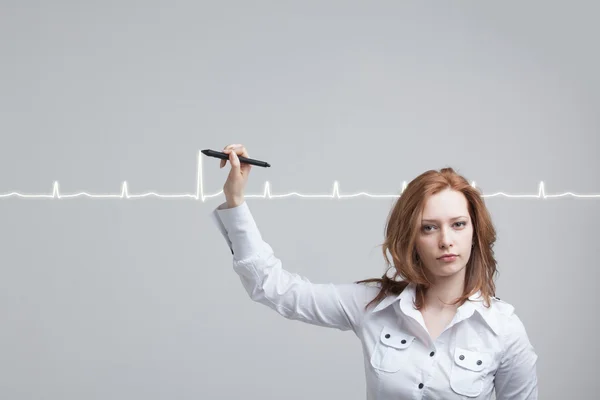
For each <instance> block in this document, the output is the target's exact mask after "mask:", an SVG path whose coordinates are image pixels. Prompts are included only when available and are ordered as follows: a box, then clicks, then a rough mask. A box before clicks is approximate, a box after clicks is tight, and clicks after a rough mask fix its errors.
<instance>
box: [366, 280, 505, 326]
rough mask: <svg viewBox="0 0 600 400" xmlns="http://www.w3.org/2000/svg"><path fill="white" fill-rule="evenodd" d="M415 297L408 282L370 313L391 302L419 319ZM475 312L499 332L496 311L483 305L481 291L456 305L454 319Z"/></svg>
mask: <svg viewBox="0 0 600 400" xmlns="http://www.w3.org/2000/svg"><path fill="white" fill-rule="evenodd" d="M415 297H416V285H415V284H414V283H410V284H408V286H406V288H405V289H404V290H403V291H402V293H400V294H399V295H398V296H387V297H386V298H385V299H383V300H382V301H380V302H379V304H378V305H377V306H376V307H375V308H374V309H373V311H372V313H376V312H378V311H381V310H383V309H385V308H387V307H389V306H391V305H393V304H396V309H399V310H400V311H401V312H403V313H404V314H406V315H408V316H412V317H417V318H418V319H421V318H419V317H421V315H418V316H417V315H416V314H417V313H418V314H420V313H419V311H418V310H416V309H415V308H414V306H413V305H414V301H415ZM475 312H477V313H478V314H479V315H480V316H481V317H482V318H483V320H484V321H485V322H486V324H487V325H488V326H489V327H490V329H492V331H493V332H494V333H495V334H496V335H498V334H499V333H500V326H499V321H498V318H497V316H496V312H497V311H496V309H495V308H493V306H491V307H489V308H488V307H486V306H485V305H484V298H483V296H482V295H481V291H477V293H475V294H473V295H471V296H470V297H469V300H468V301H465V302H464V304H463V305H461V306H460V307H458V310H457V315H456V320H457V321H460V320H463V319H467V318H469V317H471V316H472V315H473V314H474V313H475Z"/></svg>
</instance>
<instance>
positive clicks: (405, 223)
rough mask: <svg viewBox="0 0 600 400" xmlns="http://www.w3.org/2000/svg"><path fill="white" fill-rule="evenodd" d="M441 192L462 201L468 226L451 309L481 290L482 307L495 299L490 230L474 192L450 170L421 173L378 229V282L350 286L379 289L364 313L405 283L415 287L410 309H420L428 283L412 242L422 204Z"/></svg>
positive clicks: (493, 234)
mask: <svg viewBox="0 0 600 400" xmlns="http://www.w3.org/2000/svg"><path fill="white" fill-rule="evenodd" d="M444 189H451V190H455V191H458V192H460V193H462V194H463V195H464V196H465V197H466V199H467V203H468V210H469V215H470V217H471V221H472V223H473V248H472V251H471V257H470V258H469V261H468V263H467V265H466V271H465V281H464V284H465V285H464V290H463V294H462V296H461V297H460V298H458V299H457V300H456V301H455V302H453V303H452V304H458V303H460V304H461V305H462V304H463V303H464V302H465V301H466V300H468V298H469V297H470V296H471V295H473V294H475V293H477V291H481V295H482V297H483V298H484V300H485V304H486V306H487V307H489V304H490V298H491V297H492V296H495V295H496V287H495V284H494V278H495V275H496V274H497V269H496V259H495V257H494V251H493V247H494V243H495V242H496V230H495V228H494V226H493V224H492V218H491V216H490V213H489V211H488V209H487V207H486V206H485V203H484V201H483V197H482V196H481V193H480V192H479V190H478V189H477V188H475V187H473V186H471V184H469V182H468V181H467V180H466V179H465V178H464V177H463V176H461V175H459V174H458V173H456V172H455V171H454V169H452V168H443V169H441V170H439V171H436V170H429V171H426V172H424V173H422V174H421V175H419V176H418V177H416V178H415V179H413V180H412V181H411V182H410V183H409V184H408V185H407V186H406V188H405V190H404V191H403V192H402V194H401V195H400V196H399V198H398V200H397V202H396V204H395V205H394V207H392V209H391V211H390V214H389V215H388V218H387V222H386V226H385V229H384V230H385V241H384V242H383V243H382V244H381V246H382V251H383V257H384V259H385V262H386V265H387V266H388V268H387V269H386V272H385V273H384V274H383V276H382V277H381V278H371V279H364V280H361V281H357V282H355V283H357V284H358V283H371V282H376V283H378V284H379V287H380V288H381V289H380V291H379V293H378V294H377V296H376V297H375V298H374V299H373V300H371V301H370V302H369V304H367V305H366V307H365V309H367V308H368V307H369V306H370V305H371V304H373V303H379V302H380V301H381V300H383V299H384V298H385V297H387V296H391V295H394V296H397V295H399V294H400V293H401V292H402V291H403V290H404V288H406V286H408V285H409V284H410V283H414V284H416V299H415V307H416V308H417V309H418V310H420V309H422V307H423V304H424V300H425V293H426V291H427V289H428V288H429V287H430V286H431V282H430V281H429V279H428V278H427V276H426V274H425V271H424V269H423V265H422V262H421V260H420V259H419V257H418V255H417V250H416V245H415V242H416V239H417V235H418V233H419V226H420V222H421V221H420V217H421V215H422V212H423V209H424V207H425V202H426V201H427V199H428V198H429V197H430V196H432V195H434V194H436V193H438V192H440V191H442V190H444ZM388 252H389V253H390V255H391V257H392V261H393V262H392V263H390V260H389V258H388V254H387V253H388ZM390 268H394V269H395V273H394V274H393V276H392V277H389V276H388V271H389V270H390Z"/></svg>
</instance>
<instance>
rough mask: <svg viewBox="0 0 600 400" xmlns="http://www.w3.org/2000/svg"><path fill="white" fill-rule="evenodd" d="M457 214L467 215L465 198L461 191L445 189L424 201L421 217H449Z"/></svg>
mask: <svg viewBox="0 0 600 400" xmlns="http://www.w3.org/2000/svg"><path fill="white" fill-rule="evenodd" d="M459 215H464V216H468V215H469V209H468V203H467V198H466V197H465V195H464V194H462V193H461V192H457V191H455V190H450V189H446V190H443V191H441V192H438V193H436V194H434V195H432V196H430V197H429V198H428V199H427V200H426V201H425V207H424V208H423V213H422V215H421V217H422V219H449V218H454V217H457V216H459Z"/></svg>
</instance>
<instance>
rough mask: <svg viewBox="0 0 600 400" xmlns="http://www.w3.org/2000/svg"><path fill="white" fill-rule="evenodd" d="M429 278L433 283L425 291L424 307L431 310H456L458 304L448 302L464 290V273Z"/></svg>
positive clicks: (460, 294) (456, 297)
mask: <svg viewBox="0 0 600 400" xmlns="http://www.w3.org/2000/svg"><path fill="white" fill-rule="evenodd" d="M430 280H431V281H432V282H433V284H432V285H431V286H430V287H429V289H427V291H426V292H425V304H424V305H425V309H428V310H431V311H456V309H457V308H458V306H459V305H458V304H449V303H452V302H453V301H455V300H456V299H458V298H459V297H460V296H462V294H463V290H464V273H458V274H454V275H452V276H448V277H441V278H440V277H437V278H432V277H430Z"/></svg>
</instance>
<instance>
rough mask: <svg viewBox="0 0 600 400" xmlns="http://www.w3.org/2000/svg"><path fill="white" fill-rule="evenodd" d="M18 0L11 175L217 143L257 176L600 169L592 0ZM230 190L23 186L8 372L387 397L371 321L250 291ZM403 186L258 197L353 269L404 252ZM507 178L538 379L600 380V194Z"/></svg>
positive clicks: (345, 275) (288, 257) (83, 173)
mask: <svg viewBox="0 0 600 400" xmlns="http://www.w3.org/2000/svg"><path fill="white" fill-rule="evenodd" d="M0 4H1V9H0V56H1V62H0V132H1V135H2V145H1V146H0V193H4V194H6V193H10V192H13V191H15V192H19V193H25V194H27V193H28V194H51V193H52V184H53V182H54V181H58V182H59V183H60V191H61V193H63V194H67V193H78V192H81V191H86V192H89V193H96V194H100V193H113V194H119V193H120V192H121V185H122V182H123V181H127V183H128V185H129V191H130V193H145V192H150V191H156V192H158V193H162V194H176V193H180V194H181V193H190V194H195V193H196V179H197V176H196V168H197V153H198V150H200V149H204V148H212V149H216V150H219V149H221V148H223V147H224V146H225V145H227V144H230V143H243V144H245V145H246V146H247V148H248V150H249V152H250V156H251V157H255V158H259V159H264V160H266V161H268V162H270V163H271V164H272V165H273V166H272V168H269V169H262V168H254V169H253V170H252V174H251V179H250V182H249V184H248V189H247V193H248V194H262V193H263V191H264V186H265V182H267V181H268V182H269V183H270V185H271V190H272V192H273V193H274V194H283V193H289V192H293V191H296V192H299V193H304V194H319V193H321V194H330V193H331V190H332V186H333V182H334V181H335V180H337V181H338V182H339V184H340V191H341V192H342V193H346V194H348V193H356V192H361V191H365V192H368V193H372V194H398V193H399V191H400V188H401V185H402V182H403V181H410V180H411V179H413V178H414V177H416V176H417V175H418V174H420V173H421V172H423V171H425V170H428V169H439V168H441V167H444V166H452V167H454V168H455V169H457V170H458V171H459V172H460V173H462V174H464V175H465V176H466V177H467V178H468V179H469V180H474V181H476V182H477V185H478V186H479V187H481V188H482V190H483V191H484V193H486V194H491V193H495V192H498V191H503V192H506V193H510V194H526V193H529V194H536V193H537V191H538V184H539V182H540V181H544V183H545V185H546V191H547V193H549V194H553V193H554V194H557V193H563V192H567V191H572V192H575V193H580V194H590V193H591V194H593V193H599V192H600V184H599V179H598V178H599V173H598V172H599V162H598V148H599V147H600V146H599V139H598V129H599V128H600V113H599V112H598V110H599V105H600V80H599V78H598V71H599V70H600V57H599V56H598V51H597V48H598V47H597V38H598V37H599V36H600V27H598V24H597V12H598V7H597V6H594V2H591V1H590V2H585V3H584V2H573V1H570V2H560V3H558V2H553V3H550V2H546V1H535V2H534V1H528V2H493V3H491V2H476V1H472V2H427V3H426V2H396V1H394V2H392V1H390V2H386V3H384V2H348V1H346V2H305V1H302V2H275V1H272V2H244V1H237V2H230V1H229V2H225V1H224V2H219V3H218V5H217V4H216V3H215V2H211V3H209V2H202V3H201V2H197V1H189V2H167V1H163V2H162V3H157V2H134V1H119V2H117V1H105V2H100V1H95V2H75V1H71V2H66V1H53V2H43V3H42V2H17V1H2V2H1V3H0ZM361 151H367V152H368V154H367V155H366V156H364V157H361V155H360V152H361ZM203 163H204V171H203V182H204V191H205V192H206V193H205V194H218V193H219V191H220V190H221V189H222V185H223V183H224V181H225V179H226V176H227V173H228V170H225V169H223V170H219V168H218V163H219V162H218V160H216V159H208V158H205V159H204V160H203ZM222 201H223V196H222V195H221V194H218V195H217V196H216V197H210V198H207V199H205V201H201V200H194V199H192V198H171V199H168V198H158V197H146V198H138V199H129V200H125V199H118V198H115V199H105V198H88V197H75V198H70V199H60V200H59V199H44V198H22V197H17V196H14V195H13V196H12V197H4V198H1V199H0V218H1V221H2V223H1V227H2V229H1V230H0V232H1V236H0V240H1V243H2V247H1V251H2V253H1V254H2V262H1V264H0V274H1V275H0V320H1V329H0V397H1V398H2V399H11V400H17V399H61V400H66V399H133V398H136V399H171V398H178V399H198V398H206V399H208V398H211V399H212V398H223V399H228V398H239V397H240V396H243V398H249V399H259V398H260V399H281V398H286V399H308V398H314V399H324V398H336V399H342V398H343V399H349V400H350V399H363V398H364V390H365V382H364V375H363V361H362V357H363V356H362V353H361V349H360V345H359V342H358V340H357V339H356V338H355V337H354V335H353V334H352V333H351V332H340V331H337V330H333V329H325V328H321V327H316V326H311V325H307V324H303V323H300V322H297V321H289V320H286V319H285V318H283V317H281V316H279V315H277V314H276V313H275V312H274V311H272V310H270V309H268V308H267V307H265V306H262V305H259V304H256V303H253V302H252V301H251V300H250V299H249V298H248V297H247V294H246V292H245V291H244V289H243V288H242V286H241V283H240V282H239V279H238V277H237V276H236V275H235V273H234V272H233V270H232V268H231V253H230V251H229V249H228V247H227V245H226V243H225V241H224V239H223V238H222V237H221V234H220V233H219V232H218V230H217V229H216V227H215V226H214V225H213V224H212V222H211V221H210V220H209V214H210V212H211V211H212V210H213V209H214V208H215V207H216V206H218V204H220V203H221V202H222ZM393 201H394V199H393V198H368V197H358V198H350V199H332V198H321V199H316V198H301V197H287V198H277V199H264V198H249V199H248V203H249V205H250V208H251V210H252V212H253V215H254V217H255V219H256V220H257V223H258V225H259V227H260V229H261V232H262V234H263V237H264V239H265V240H266V241H267V242H268V243H269V244H271V245H272V247H273V248H274V249H275V251H276V255H277V256H278V257H279V258H281V259H282V260H283V263H284V267H285V268H286V269H288V270H289V271H292V272H296V273H299V274H301V275H304V276H306V277H308V278H309V279H310V280H311V281H313V282H340V283H341V282H351V281H355V280H358V279H363V278H369V277H379V276H381V274H382V273H383V271H384V262H383V258H382V255H381V252H380V247H378V246H379V245H380V244H381V242H382V240H383V228H384V223H385V218H386V217H387V213H388V211H389V209H390V207H391V206H392V204H393ZM486 203H487V204H488V206H489V208H490V210H491V212H492V215H493V218H494V222H495V224H496V227H497V230H498V242H497V246H496V255H497V258H498V261H499V270H500V275H499V279H498V281H497V285H498V291H497V295H498V296H499V297H501V298H502V299H503V300H506V301H508V302H510V303H512V304H513V305H514V306H515V307H516V310H517V313H518V314H519V316H520V317H521V318H522V320H523V321H524V323H525V326H526V328H527V331H528V333H529V335H530V339H531V341H532V343H533V344H534V346H535V349H536V351H537V352H538V354H539V363H538V374H539V383H540V398H543V399H564V398H578V399H591V398H595V397H596V392H597V391H598V389H599V383H598V378H597V373H598V367H597V365H598V364H597V359H598V340H597V333H596V323H597V322H598V311H597V310H598V306H599V300H598V296H597V294H596V291H595V290H596V288H597V282H598V278H599V273H598V258H597V257H598V256H597V249H598V245H597V239H598V222H599V218H598V217H599V214H600V198H587V199H586V198H574V197H563V198H554V199H539V198H529V199H526V198H508V197H493V198H492V197H490V198H487V199H486Z"/></svg>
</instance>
